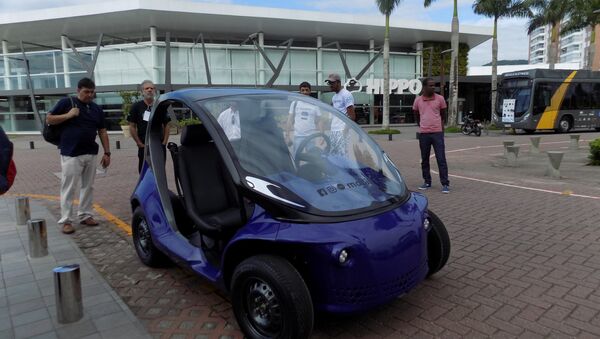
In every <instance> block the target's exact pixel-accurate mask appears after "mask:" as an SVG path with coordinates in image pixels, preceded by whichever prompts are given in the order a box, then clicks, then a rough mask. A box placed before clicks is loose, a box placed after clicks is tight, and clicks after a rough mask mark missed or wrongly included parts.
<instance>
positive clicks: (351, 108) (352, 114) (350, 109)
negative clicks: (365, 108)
mask: <svg viewBox="0 0 600 339" xmlns="http://www.w3.org/2000/svg"><path fill="white" fill-rule="evenodd" d="M346 113H347V114H348V117H349V118H350V119H352V121H356V113H355V112H354V105H352V106H348V107H346Z"/></svg>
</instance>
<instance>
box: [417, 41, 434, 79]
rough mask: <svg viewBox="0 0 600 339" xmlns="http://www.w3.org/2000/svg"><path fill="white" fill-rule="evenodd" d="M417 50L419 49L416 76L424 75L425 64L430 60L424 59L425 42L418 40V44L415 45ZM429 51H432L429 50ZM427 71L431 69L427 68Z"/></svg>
mask: <svg viewBox="0 0 600 339" xmlns="http://www.w3.org/2000/svg"><path fill="white" fill-rule="evenodd" d="M415 50H416V51H417V58H416V60H415V73H416V74H415V78H419V77H424V76H425V75H424V74H423V72H424V71H425V69H424V64H425V63H428V62H429V61H425V60H424V59H423V43H422V42H417V44H416V45H415ZM429 53H431V51H429ZM428 65H429V64H428ZM427 67H429V66H427ZM427 72H429V69H427Z"/></svg>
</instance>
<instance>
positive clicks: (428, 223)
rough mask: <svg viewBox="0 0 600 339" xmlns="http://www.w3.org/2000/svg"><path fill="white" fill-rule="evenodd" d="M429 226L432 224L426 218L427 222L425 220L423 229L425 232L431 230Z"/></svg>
mask: <svg viewBox="0 0 600 339" xmlns="http://www.w3.org/2000/svg"><path fill="white" fill-rule="evenodd" d="M429 226H431V223H430V222H429V219H428V218H425V220H423V228H424V229H425V231H428V230H429Z"/></svg>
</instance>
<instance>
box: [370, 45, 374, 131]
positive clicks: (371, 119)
mask: <svg viewBox="0 0 600 339" xmlns="http://www.w3.org/2000/svg"><path fill="white" fill-rule="evenodd" d="M374 57H375V40H374V39H370V40H369V60H373V58H374ZM374 79H375V66H374V63H373V65H371V66H370V67H369V80H371V83H373V80H374ZM374 106H375V94H369V107H371V109H370V110H369V124H371V125H373V124H374V123H375V107H374Z"/></svg>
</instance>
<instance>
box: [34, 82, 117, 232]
mask: <svg viewBox="0 0 600 339" xmlns="http://www.w3.org/2000/svg"><path fill="white" fill-rule="evenodd" d="M95 92H96V85H95V84H94V82H93V81H92V80H91V79H89V78H83V79H81V80H79V83H78V84H77V97H74V98H63V99H61V100H60V101H59V102H58V103H57V104H56V106H54V108H52V109H51V110H50V111H49V112H48V115H47V116H46V123H48V124H50V125H59V124H60V125H61V126H63V128H62V133H61V137H60V144H59V146H58V148H59V149H60V155H61V160H60V164H61V169H62V171H61V182H60V210H61V217H60V220H59V221H58V224H59V225H62V231H63V233H66V234H70V233H73V232H75V229H74V228H73V216H72V215H73V198H74V195H75V191H76V189H77V186H78V185H79V182H81V186H80V194H79V212H78V213H77V216H78V217H79V221H80V222H81V224H83V225H87V226H97V225H98V222H97V221H96V220H94V218H93V217H92V192H93V185H94V179H95V177H96V156H97V155H98V144H97V143H96V135H99V136H100V141H101V142H102V147H103V148H104V155H103V156H102V160H101V161H100V165H101V166H102V167H103V168H106V167H108V166H109V165H110V146H109V143H108V133H107V132H106V122H105V116H104V111H102V108H100V106H98V105H96V104H95V103H94V102H93V100H94V95H95Z"/></svg>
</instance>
